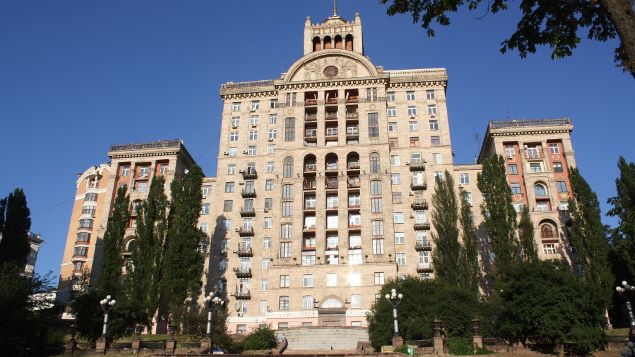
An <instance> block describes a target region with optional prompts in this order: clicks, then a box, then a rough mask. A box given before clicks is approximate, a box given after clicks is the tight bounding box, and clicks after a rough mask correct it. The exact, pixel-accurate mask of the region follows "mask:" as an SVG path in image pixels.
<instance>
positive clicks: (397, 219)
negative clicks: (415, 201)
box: [392, 212, 405, 223]
mask: <svg viewBox="0 0 635 357" xmlns="http://www.w3.org/2000/svg"><path fill="white" fill-rule="evenodd" d="M392 221H393V223H404V222H405V221H404V217H403V212H394V213H393V214H392Z"/></svg>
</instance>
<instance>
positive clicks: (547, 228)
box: [540, 223, 558, 239]
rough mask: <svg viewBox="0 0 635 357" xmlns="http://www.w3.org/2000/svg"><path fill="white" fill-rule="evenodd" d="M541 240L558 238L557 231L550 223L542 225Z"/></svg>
mask: <svg viewBox="0 0 635 357" xmlns="http://www.w3.org/2000/svg"><path fill="white" fill-rule="evenodd" d="M540 238H543V239H551V238H558V235H557V234H556V229H555V228H554V226H553V225H551V224H550V223H543V224H542V225H540Z"/></svg>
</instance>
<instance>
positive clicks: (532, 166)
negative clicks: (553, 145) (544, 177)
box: [529, 162, 542, 173]
mask: <svg viewBox="0 0 635 357" xmlns="http://www.w3.org/2000/svg"><path fill="white" fill-rule="evenodd" d="M529 171H531V172H532V173H540V172H542V165H540V163H539V162H531V163H529Z"/></svg>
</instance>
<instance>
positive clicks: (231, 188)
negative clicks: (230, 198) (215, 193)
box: [225, 182, 234, 193]
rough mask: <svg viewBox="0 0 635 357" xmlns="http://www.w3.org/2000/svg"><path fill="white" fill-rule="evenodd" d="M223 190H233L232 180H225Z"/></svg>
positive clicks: (228, 191)
mask: <svg viewBox="0 0 635 357" xmlns="http://www.w3.org/2000/svg"><path fill="white" fill-rule="evenodd" d="M225 192H227V193H230V192H234V183H233V182H225Z"/></svg>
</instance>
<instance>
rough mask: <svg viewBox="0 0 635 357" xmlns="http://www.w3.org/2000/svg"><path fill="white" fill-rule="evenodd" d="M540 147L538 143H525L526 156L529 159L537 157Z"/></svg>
mask: <svg viewBox="0 0 635 357" xmlns="http://www.w3.org/2000/svg"><path fill="white" fill-rule="evenodd" d="M541 149H542V147H541V146H540V145H536V144H533V145H527V146H525V150H527V158H529V159H539V158H540V152H541Z"/></svg>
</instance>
